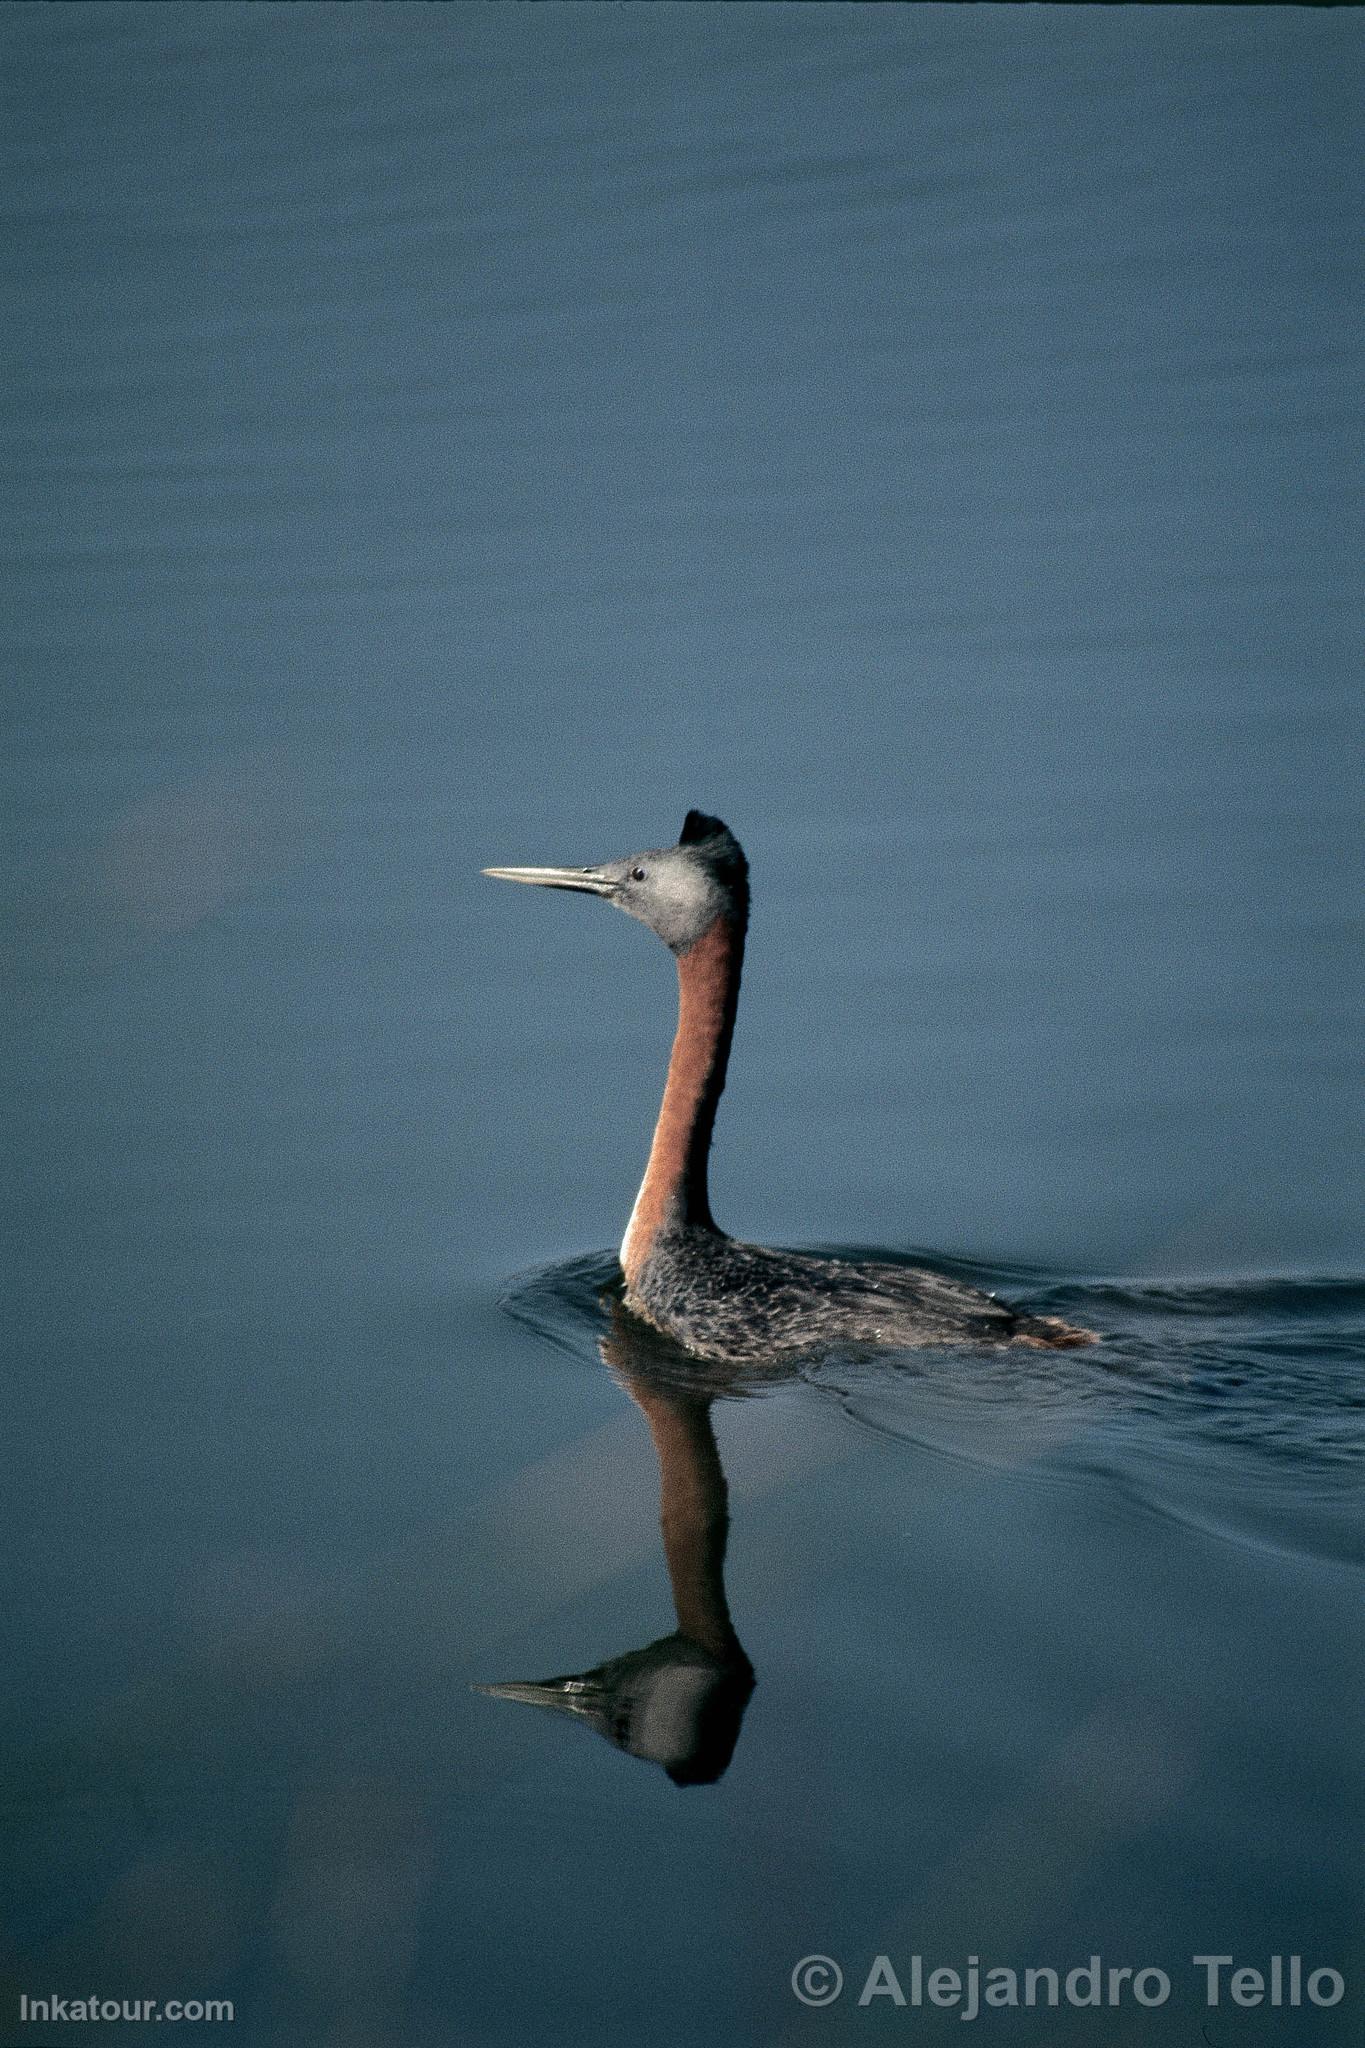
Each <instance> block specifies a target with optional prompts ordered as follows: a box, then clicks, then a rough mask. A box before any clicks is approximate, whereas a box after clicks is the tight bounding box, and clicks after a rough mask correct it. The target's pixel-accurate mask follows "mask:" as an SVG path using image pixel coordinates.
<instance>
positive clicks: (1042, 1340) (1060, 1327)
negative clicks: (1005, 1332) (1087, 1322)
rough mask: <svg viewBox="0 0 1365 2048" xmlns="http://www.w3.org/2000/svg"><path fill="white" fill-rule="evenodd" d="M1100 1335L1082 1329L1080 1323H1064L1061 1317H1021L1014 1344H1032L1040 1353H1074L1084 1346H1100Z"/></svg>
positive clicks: (1016, 1327)
mask: <svg viewBox="0 0 1365 2048" xmlns="http://www.w3.org/2000/svg"><path fill="white" fill-rule="evenodd" d="M1099 1341H1100V1340H1099V1336H1098V1333H1097V1332H1096V1331H1094V1330H1085V1329H1082V1328H1081V1326H1080V1324H1079V1323H1064V1322H1063V1321H1062V1319H1061V1317H1060V1316H1020V1318H1019V1320H1018V1322H1017V1324H1016V1325H1015V1329H1014V1334H1013V1336H1012V1337H1011V1339H1010V1342H1011V1343H1012V1344H1032V1345H1033V1346H1034V1347H1035V1349H1036V1350H1039V1351H1074V1350H1077V1349H1078V1348H1079V1347H1080V1346H1082V1345H1084V1344H1098V1343H1099Z"/></svg>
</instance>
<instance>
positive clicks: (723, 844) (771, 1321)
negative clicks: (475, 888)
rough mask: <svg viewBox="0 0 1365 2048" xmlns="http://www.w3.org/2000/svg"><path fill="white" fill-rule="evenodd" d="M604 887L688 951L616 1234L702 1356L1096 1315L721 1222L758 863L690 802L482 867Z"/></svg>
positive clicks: (1031, 1328)
mask: <svg viewBox="0 0 1365 2048" xmlns="http://www.w3.org/2000/svg"><path fill="white" fill-rule="evenodd" d="M484 872H485V874H489V875H494V876H496V877H498V878H500V879H501V880H504V881H509V882H530V883H535V884H538V885H539V886H540V887H543V888H550V889H573V890H578V891H581V892H583V893H585V894H588V895H592V896H602V897H605V898H606V900H607V901H608V902H610V903H614V904H615V905H616V906H617V908H618V909H621V910H625V911H627V912H628V913H629V914H630V915H631V916H633V917H637V918H639V919H640V920H641V921H642V922H643V923H645V924H647V925H649V927H650V929H651V930H652V931H654V932H656V933H657V934H658V936H659V937H660V938H661V939H663V941H664V943H665V944H666V945H667V946H668V947H669V949H670V950H671V951H672V953H673V954H674V955H675V957H676V959H677V962H678V984H679V1009H678V1029H677V1035H676V1037H675V1039H674V1041H673V1053H672V1058H671V1059H670V1061H669V1067H668V1080H667V1083H666V1085H665V1088H664V1097H663V1102H662V1105H661V1107H660V1110H659V1120H658V1123H657V1124H656V1126H655V1130H654V1142H653V1144H652V1145H651V1147H650V1154H649V1163H648V1165H647V1166H646V1168H645V1177H644V1180H643V1181H642V1182H641V1185H640V1192H639V1194H638V1195H637V1197H636V1200H635V1207H634V1209H633V1211H632V1212H631V1218H630V1222H629V1224H628V1226H627V1229H626V1235H625V1239H624V1241H623V1243H622V1246H621V1266H622V1269H623V1271H624V1273H625V1277H626V1305H627V1307H628V1308H631V1309H633V1310H634V1311H635V1313H636V1314H637V1315H640V1316H643V1317H644V1318H645V1319H646V1320H647V1321H649V1322H650V1323H652V1324H654V1325H655V1327H656V1328H658V1329H660V1330H663V1331H664V1332H665V1333H666V1334H667V1335H668V1336H670V1337H672V1338H673V1339H674V1340H675V1341H676V1342H678V1343H680V1344H682V1345H683V1346H685V1348H686V1349H687V1350H689V1351H692V1352H695V1353H696V1354H697V1355H698V1356H700V1357H702V1358H709V1359H716V1360H732V1361H734V1362H736V1363H739V1362H743V1361H747V1360H759V1359H777V1358H790V1357H795V1356H800V1355H803V1354H807V1353H812V1352H818V1351H828V1350H831V1349H834V1348H837V1347H839V1346H842V1345H848V1346H852V1347H857V1348H859V1349H862V1348H864V1347H891V1348H901V1347H905V1346H909V1345H926V1344H934V1345H938V1344H1009V1343H1024V1344H1032V1345H1047V1346H1059V1345H1073V1344H1085V1343H1089V1342H1091V1341H1093V1340H1092V1338H1091V1334H1090V1332H1089V1331H1086V1330H1078V1329H1074V1328H1072V1327H1071V1326H1070V1325H1068V1324H1066V1323H1061V1322H1058V1321H1056V1320H1055V1319H1054V1318H1052V1317H1050V1316H1029V1315H1024V1314H1021V1313H1019V1312H1018V1311H1016V1310H1014V1309H1011V1308H1008V1307H1006V1306H1005V1304H1004V1303H1003V1302H999V1301H997V1300H995V1298H994V1297H993V1296H991V1295H987V1294H982V1293H981V1292H980V1291H979V1290H978V1289H976V1288H974V1287H969V1286H967V1285H966V1284H965V1283H964V1282H962V1281H960V1280H953V1279H949V1278H948V1277H946V1276H945V1275H944V1274H941V1273H935V1272H931V1271H929V1270H928V1269H927V1268H924V1267H917V1266H898V1265H895V1264H893V1263H891V1262H890V1261H889V1260H888V1261H880V1260H862V1259H832V1258H820V1257H817V1256H815V1255H814V1254H810V1253H805V1252H788V1251H769V1250H767V1249H766V1248H765V1247H764V1246H762V1245H752V1244H743V1243H741V1242H739V1241H738V1240H737V1239H735V1238H732V1237H727V1236H726V1235H725V1233H724V1232H723V1231H722V1230H719V1229H718V1228H717V1226H716V1224H715V1222H714V1220H713V1218H712V1215H711V1206H710V1202H709V1200H708V1197H707V1183H706V1169H707V1160H708V1158H709V1155H710V1150H711V1134H712V1130H713V1128H714V1125H715V1118H716V1105H717V1103H718V1102H719V1101H720V1096H721V1090H722V1089H723V1088H724V1086H725V1068H726V1063H727V1061H728V1059H729V1054H730V1041H731V1038H732V1036H733V1033H734V1027H735V1012H736V1008H737V1005H738V1001H739V979H740V970H741V967H742V964H743V958H744V937H745V932H746V930H747V927H748V917H749V880H748V863H747V862H746V860H745V858H744V854H743V851H742V849H741V847H740V845H739V842H738V840H737V839H736V838H735V837H734V835H733V833H731V832H730V831H729V830H728V829H727V827H726V826H724V825H723V824H722V823H721V822H720V820H719V819H718V818H709V817H706V816H704V815H703V814H702V813H701V812H698V811H689V812H688V814H687V821H686V823H685V824H684V826H683V829H682V836H681V838H680V839H679V841H678V844H677V845H676V846H671V847H664V848H660V849H657V850H654V851H651V852H648V853H641V854H636V855H634V856H632V857H631V858H630V859H627V860H620V861H612V862H609V863H607V864H606V865H604V866H602V867H592V868H486V869H485V870H484Z"/></svg>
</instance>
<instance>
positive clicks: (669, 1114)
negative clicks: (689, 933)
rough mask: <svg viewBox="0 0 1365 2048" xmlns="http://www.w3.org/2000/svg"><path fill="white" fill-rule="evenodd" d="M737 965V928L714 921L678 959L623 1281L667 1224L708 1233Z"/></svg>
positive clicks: (740, 947) (740, 936)
mask: <svg viewBox="0 0 1365 2048" xmlns="http://www.w3.org/2000/svg"><path fill="white" fill-rule="evenodd" d="M743 959H744V927H743V924H742V923H740V922H738V921H737V920H734V919H732V918H729V917H725V916H722V917H718V918H717V919H716V920H715V922H714V923H713V924H711V925H709V926H708V927H707V929H706V930H705V931H704V932H703V933H702V935H701V937H700V938H699V939H698V940H696V942H695V943H694V944H693V945H691V946H689V947H688V949H687V951H686V952H685V953H681V954H679V956H678V1029H677V1034H676V1036H675V1038H674V1040H673V1052H672V1056H671V1058H670V1059H669V1062H668V1080H667V1082H666V1083H665V1085H664V1099H663V1102H662V1103H661V1105H660V1108H659V1120H658V1122H657V1124H656V1125H655V1127H654V1142H653V1144H652V1145H651V1146H650V1150H649V1164H648V1165H647V1166H646V1168H645V1177H644V1180H643V1181H642V1182H641V1184H640V1192H639V1194H638V1195H637V1196H636V1199H635V1208H634V1210H633V1212H632V1214H631V1219H630V1223H629V1225H628V1227H627V1230H626V1236H625V1242H624V1243H623V1244H622V1246H621V1264H622V1266H623V1267H624V1269H625V1274H626V1279H627V1281H631V1280H633V1279H634V1277H635V1274H636V1272H638V1270H639V1269H640V1267H641V1266H642V1265H643V1263H644V1261H645V1259H647V1258H648V1256H649V1251H650V1247H651V1246H652V1244H653V1242H654V1240H655V1238H656V1237H657V1235H658V1233H659V1231H660V1230H661V1229H662V1228H663V1227H664V1226H665V1225H666V1224H670V1223H694V1224H699V1225H701V1226H702V1227H703V1228H705V1229H712V1230H713V1229H714V1228H715V1224H714V1223H713V1221H712V1218H711V1204H710V1200H709V1197H708V1194H707V1186H706V1165H707V1159H708V1156H709V1154H710V1150H711V1133H712V1130H713V1129H714V1127H715V1121H716V1105H717V1103H718V1102H719V1101H720V1097H721V1090H722V1089H723V1088H724V1086H725V1069H726V1064H727V1062H728V1060H729V1057H730V1040H731V1038H732V1037H733V1035H734V1029H735V1010H736V1007H737V1005H738V1002H739V976H740V968H741V966H742V964H743Z"/></svg>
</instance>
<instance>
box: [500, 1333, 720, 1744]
mask: <svg viewBox="0 0 1365 2048" xmlns="http://www.w3.org/2000/svg"><path fill="white" fill-rule="evenodd" d="M611 1313H612V1329H611V1333H610V1334H609V1335H608V1336H606V1337H604V1338H603V1340H602V1356H603V1357H604V1358H605V1359H606V1361H607V1363H608V1364H609V1365H611V1366H612V1367H613V1368H614V1369H615V1371H616V1372H617V1374H618V1377H619V1378H620V1380H621V1383H622V1385H623V1386H624V1387H625V1389H626V1391H627V1392H628V1393H629V1395H630V1396H631V1399H632V1400H633V1401H635V1403H636V1404H637V1406H638V1407H639V1408H640V1409H641V1410H642V1412H643V1414H644V1417H645V1420H646V1421H647V1422H648V1424H649V1430H650V1435H651V1436H652V1437H653V1439H654V1448H655V1450H656V1451H657V1453H658V1457H659V1519H660V1523H661V1525H662V1528H663V1539H664V1556H665V1558H666V1559H667V1562H668V1576H669V1580H670V1582H671V1584H672V1588H673V1608H674V1612H675V1614H676V1616H677V1621H678V1626H677V1628H676V1630H675V1631H674V1633H673V1634H672V1635H667V1636H661V1637H660V1638H659V1640H658V1642H654V1643H649V1644H647V1645H646V1647H645V1648H644V1649H642V1650H630V1651H628V1652H627V1653H626V1655H625V1656H623V1657H613V1658H611V1659H610V1660H609V1661H608V1662H607V1663H605V1664H598V1665H596V1666H595V1667H594V1668H593V1669H592V1670H591V1671H582V1672H574V1673H571V1674H570V1675H569V1676H567V1677H564V1678H545V1679H533V1680H528V1681H525V1682H516V1683H512V1684H506V1685H485V1686H480V1687H479V1690H480V1691H481V1692H486V1693H491V1694H492V1695H493V1697H494V1698H495V1699H504V1700H520V1701H522V1702H523V1703H525V1704H526V1705H528V1706H534V1707H550V1708H553V1709H555V1710H556V1711H558V1712H561V1713H567V1714H576V1715H578V1716H579V1717H580V1718H581V1719H583V1720H584V1721H585V1722H586V1723H587V1725H588V1726H589V1727H591V1728H595V1729H596V1730H597V1732H598V1734H599V1735H605V1736H606V1738H607V1740H608V1741H609V1742H613V1743H615V1745H616V1747H617V1748H618V1749H624V1750H627V1751H628V1752H629V1753H630V1755H632V1756H638V1757H642V1758H644V1759H645V1760H646V1761H647V1762H649V1763H656V1764H660V1765H662V1767H663V1768H664V1770H666V1771H667V1773H668V1775H669V1777H670V1778H672V1780H673V1782H674V1784H675V1785H709V1784H713V1783H714V1782H715V1780H716V1779H717V1778H719V1777H720V1775H721V1773H722V1772H723V1771H724V1770H725V1768H726V1766H727V1765H728V1763H729V1761H730V1758H731V1756H732V1754H733V1753H734V1747H735V1743H736V1742H737V1740H738V1739H739V1729H740V1722H741V1721H742V1719H743V1717H744V1709H745V1707H746V1706H747V1705H748V1704H749V1695H750V1693H751V1692H752V1691H753V1689H754V1673H753V1666H752V1665H751V1664H750V1662H749V1659H748V1658H747V1657H746V1656H745V1654H744V1651H743V1648H742V1647H741V1645H740V1641H739V1637H738V1636H737V1635H736V1634H735V1630H734V1624H733V1623H732V1622H731V1620H730V1610H729V1608H728V1606H727V1605H726V1600H725V1580H724V1566H725V1543H726V1537H727V1535H728V1533H729V1517H728V1513H727V1506H726V1490H725V1474H724V1472H723V1471H722V1470H721V1463H720V1454H719V1452H718V1451H717V1449H716V1439H715V1433H714V1431H713V1430H712V1427H711V1417H710V1408H711V1401H710V1398H709V1397H701V1396H698V1395H696V1394H688V1393H680V1392H678V1391H677V1390H676V1389H674V1388H671V1387H668V1386H666V1385H663V1384H660V1383H658V1382H653V1383H652V1382H651V1381H650V1380H649V1379H648V1378H646V1377H645V1374H644V1371H643V1370H640V1369H637V1368H639V1367H643V1366H644V1365H645V1364H646V1362H647V1361H646V1359H645V1357H644V1355H643V1349H642V1346H641V1343H640V1338H641V1337H642V1336H647V1334H648V1333H646V1332H642V1331H640V1326H639V1324H638V1323H634V1319H633V1318H631V1317H629V1316H627V1315H625V1314H624V1313H623V1311H622V1309H621V1306H620V1304H619V1303H613V1304H612V1307H611ZM637 1333H638V1334H637ZM656 1341H657V1340H656Z"/></svg>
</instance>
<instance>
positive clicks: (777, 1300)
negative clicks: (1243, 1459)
mask: <svg viewBox="0 0 1365 2048" xmlns="http://www.w3.org/2000/svg"><path fill="white" fill-rule="evenodd" d="M626 1305H627V1307H628V1308H633V1309H634V1310H635V1312H636V1314H637V1315H642V1316H644V1317H646V1318H647V1320H648V1321H650V1322H651V1323H653V1324H654V1325H655V1326H656V1328H658V1329H661V1330H664V1331H665V1332H667V1334H668V1335H669V1336H670V1337H672V1338H674V1339H675V1341H676V1342H678V1343H680V1344H682V1345H684V1346H685V1347H686V1348H687V1349H688V1350H689V1351H695V1352H696V1353H698V1355H699V1356H701V1357H703V1358H710V1359H715V1360H716V1361H717V1362H719V1363H728V1364H744V1363H750V1362H753V1361H755V1360H758V1359H765V1358H783V1357H786V1358H792V1357H800V1356H802V1355H804V1354H807V1353H816V1352H827V1351H830V1350H833V1349H837V1348H839V1347H842V1346H848V1347H849V1348H850V1349H859V1350H861V1349H863V1348H864V1347H866V1348H868V1349H879V1348H888V1347H899V1346H922V1345H931V1344H1008V1343H1016V1342H1018V1341H1020V1340H1021V1339H1022V1340H1025V1341H1031V1342H1033V1343H1035V1344H1047V1345H1055V1344H1057V1343H1058V1342H1059V1341H1062V1342H1065V1341H1067V1339H1066V1338H1064V1337H1062V1336H1061V1333H1062V1332H1063V1331H1064V1330H1065V1329H1066V1327H1067V1326H1066V1325H1065V1324H1062V1323H1058V1322H1056V1321H1054V1320H1053V1319H1052V1318H1050V1317H1043V1316H1027V1315H1021V1314H1019V1313H1018V1311H1017V1310H1015V1309H1012V1308H1008V1307H1007V1306H1006V1305H1005V1304H1004V1303H1003V1302H1000V1301H997V1300H995V1298H994V1297H993V1296H992V1295H989V1294H982V1293H981V1292H980V1290H979V1289H977V1288H975V1287H970V1286H968V1284H967V1283H966V1281H964V1280H954V1279H952V1278H950V1277H949V1276H948V1275H947V1274H945V1273H934V1272H931V1271H930V1270H929V1269H928V1268H927V1267H920V1266H898V1265H893V1264H891V1263H890V1262H889V1261H887V1262H885V1263H883V1262H882V1261H880V1260H877V1261H873V1260H867V1261H864V1260H861V1259H859V1260H856V1261H855V1260H850V1259H831V1258H821V1257H819V1256H818V1255H817V1254H815V1253H813V1252H796V1251H770V1250H769V1249H768V1248H767V1247H766V1246H764V1245H757V1244H743V1243H741V1242H740V1241H739V1239H737V1238H733V1237H726V1236H725V1234H724V1233H723V1232H722V1231H718V1230H707V1229H704V1228H698V1227H697V1226H695V1225H692V1224H686V1223H684V1224H680V1225H675V1226H670V1227H665V1229H663V1230H662V1231H661V1232H660V1233H659V1236H658V1237H657V1238H656V1239H655V1242H654V1245H653V1248H652V1249H651V1252H650V1255H649V1258H648V1260H647V1261H646V1263H645V1266H644V1269H643V1271H642V1272H641V1274H640V1275H639V1278H638V1280H637V1282H636V1284H635V1286H634V1287H632V1288H631V1289H630V1291H629V1292H628V1293H627V1295H626ZM1070 1341H1072V1342H1075V1341H1077V1339H1076V1338H1075V1337H1074V1336H1073V1337H1071V1339H1070ZM1082 1341H1083V1340H1082Z"/></svg>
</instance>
